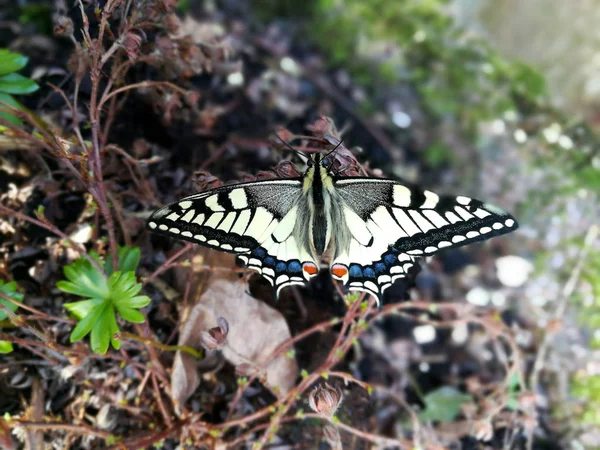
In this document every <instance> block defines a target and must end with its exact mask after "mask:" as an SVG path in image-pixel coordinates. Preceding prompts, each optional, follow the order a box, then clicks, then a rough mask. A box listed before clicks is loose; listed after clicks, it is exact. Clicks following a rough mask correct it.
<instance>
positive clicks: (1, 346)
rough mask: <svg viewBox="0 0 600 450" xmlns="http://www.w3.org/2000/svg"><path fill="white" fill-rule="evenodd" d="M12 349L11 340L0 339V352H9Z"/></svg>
mask: <svg viewBox="0 0 600 450" xmlns="http://www.w3.org/2000/svg"><path fill="white" fill-rule="evenodd" d="M13 350H14V348H13V345H12V342H8V341H0V354H6V353H10V352H12V351H13Z"/></svg>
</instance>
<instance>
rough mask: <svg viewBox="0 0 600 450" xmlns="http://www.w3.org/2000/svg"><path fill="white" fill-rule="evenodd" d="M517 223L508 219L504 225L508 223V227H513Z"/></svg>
mask: <svg viewBox="0 0 600 450" xmlns="http://www.w3.org/2000/svg"><path fill="white" fill-rule="evenodd" d="M514 224H515V221H514V220H512V219H507V220H506V222H504V225H506V226H507V227H509V228H510V227H512V226H513V225H514Z"/></svg>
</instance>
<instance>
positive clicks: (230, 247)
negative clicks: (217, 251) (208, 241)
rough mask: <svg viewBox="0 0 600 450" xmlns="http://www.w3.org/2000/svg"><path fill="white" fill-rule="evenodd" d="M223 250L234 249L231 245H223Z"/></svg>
mask: <svg viewBox="0 0 600 450" xmlns="http://www.w3.org/2000/svg"><path fill="white" fill-rule="evenodd" d="M221 248H222V249H223V250H233V247H232V246H231V245H229V244H223V245H221Z"/></svg>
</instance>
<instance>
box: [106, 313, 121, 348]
mask: <svg viewBox="0 0 600 450" xmlns="http://www.w3.org/2000/svg"><path fill="white" fill-rule="evenodd" d="M106 319H107V323H108V327H109V328H108V329H109V330H110V343H111V344H112V346H113V348H114V349H115V350H119V349H120V348H121V341H120V339H119V332H120V330H119V325H117V316H116V315H115V311H114V309H112V308H111V313H110V317H107V318H106Z"/></svg>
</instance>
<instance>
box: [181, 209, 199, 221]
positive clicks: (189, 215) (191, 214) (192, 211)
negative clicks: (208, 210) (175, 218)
mask: <svg viewBox="0 0 600 450" xmlns="http://www.w3.org/2000/svg"><path fill="white" fill-rule="evenodd" d="M194 214H196V210H195V209H190V210H189V211H188V212H187V213H186V214H185V216H183V217H182V218H181V220H182V221H183V222H189V221H190V220H192V219H193V218H194Z"/></svg>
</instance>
